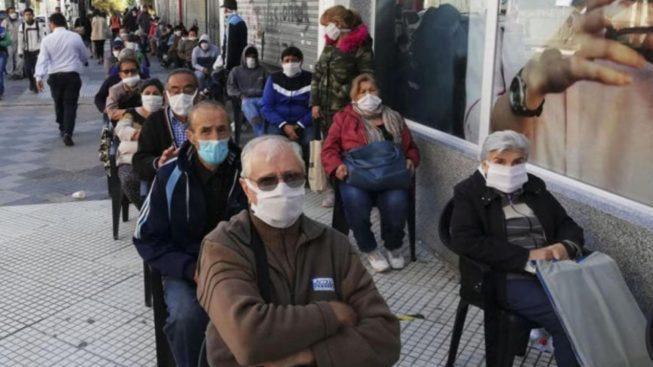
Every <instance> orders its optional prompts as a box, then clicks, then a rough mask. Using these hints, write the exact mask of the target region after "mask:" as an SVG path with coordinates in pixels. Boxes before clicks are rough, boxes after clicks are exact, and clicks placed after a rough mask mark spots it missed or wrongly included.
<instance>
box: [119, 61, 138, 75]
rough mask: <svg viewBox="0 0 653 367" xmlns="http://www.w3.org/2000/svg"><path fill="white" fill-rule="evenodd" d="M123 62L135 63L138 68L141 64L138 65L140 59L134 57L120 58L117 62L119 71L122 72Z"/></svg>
mask: <svg viewBox="0 0 653 367" xmlns="http://www.w3.org/2000/svg"><path fill="white" fill-rule="evenodd" d="M123 64H134V65H136V68H137V69H138V68H139V67H140V66H139V65H138V60H136V59H135V58H133V57H123V58H122V59H120V61H118V63H117V64H116V65H117V66H118V72H120V69H122V65H123Z"/></svg>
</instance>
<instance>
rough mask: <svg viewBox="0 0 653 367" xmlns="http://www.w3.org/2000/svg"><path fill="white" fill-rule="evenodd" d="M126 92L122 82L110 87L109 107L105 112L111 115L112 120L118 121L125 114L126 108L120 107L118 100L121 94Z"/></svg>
mask: <svg viewBox="0 0 653 367" xmlns="http://www.w3.org/2000/svg"><path fill="white" fill-rule="evenodd" d="M120 92H124V90H123V87H122V85H121V84H120V83H118V84H116V85H114V86H113V87H111V88H110V89H109V96H108V97H107V107H106V109H105V110H104V112H105V113H106V114H107V116H109V119H110V120H111V121H118V120H120V119H121V118H122V116H123V115H124V114H125V111H126V110H125V109H122V108H119V106H118V101H119V100H120V97H121V94H122V93H120Z"/></svg>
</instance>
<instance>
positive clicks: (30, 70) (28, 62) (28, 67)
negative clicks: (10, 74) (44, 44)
mask: <svg viewBox="0 0 653 367" xmlns="http://www.w3.org/2000/svg"><path fill="white" fill-rule="evenodd" d="M23 57H24V58H25V62H24V64H23V65H24V66H23V67H24V73H25V76H26V77H27V78H29V89H30V90H33V91H34V90H36V79H34V68H35V67H36V60H37V59H38V57H39V52H38V51H25V54H24V55H23Z"/></svg>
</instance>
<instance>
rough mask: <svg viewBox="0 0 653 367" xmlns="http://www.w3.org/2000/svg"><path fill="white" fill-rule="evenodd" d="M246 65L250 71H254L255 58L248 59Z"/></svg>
mask: <svg viewBox="0 0 653 367" xmlns="http://www.w3.org/2000/svg"><path fill="white" fill-rule="evenodd" d="M245 63H246V64H247V67H248V68H249V69H254V68H255V67H256V59H255V58H253V57H248V58H246V59H245Z"/></svg>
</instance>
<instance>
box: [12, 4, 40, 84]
mask: <svg viewBox="0 0 653 367" xmlns="http://www.w3.org/2000/svg"><path fill="white" fill-rule="evenodd" d="M23 18H25V21H24V22H23V23H22V24H21V25H20V27H19V28H18V57H19V58H22V59H23V60H24V73H25V77H27V78H29V90H31V91H32V92H34V93H38V90H37V89H36V79H35V78H34V68H35V67H36V59H37V58H38V57H39V50H40V49H41V38H43V37H45V29H41V27H40V26H39V22H37V21H36V19H35V18H34V10H32V9H30V8H27V9H25V11H24V12H23Z"/></svg>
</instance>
